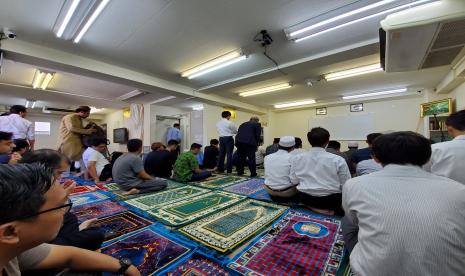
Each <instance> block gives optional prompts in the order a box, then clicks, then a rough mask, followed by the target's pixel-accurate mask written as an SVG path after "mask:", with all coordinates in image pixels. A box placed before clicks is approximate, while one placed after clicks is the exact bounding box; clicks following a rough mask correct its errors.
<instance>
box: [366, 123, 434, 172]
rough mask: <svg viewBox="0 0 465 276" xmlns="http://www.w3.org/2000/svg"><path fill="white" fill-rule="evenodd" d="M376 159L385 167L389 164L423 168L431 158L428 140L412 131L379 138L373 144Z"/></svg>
mask: <svg viewBox="0 0 465 276" xmlns="http://www.w3.org/2000/svg"><path fill="white" fill-rule="evenodd" d="M372 150H373V156H374V159H375V160H376V161H378V162H380V163H381V164H382V165H383V166H386V165H389V164H397V165H408V164H411V165H416V166H420V167H421V166H423V165H424V164H426V162H428V160H429V159H430V157H431V144H430V142H429V140H428V139H426V138H425V137H423V136H421V135H420V134H418V133H415V132H411V131H399V132H393V133H390V134H384V135H381V136H379V137H378V138H377V139H376V140H375V141H374V142H373V147H372Z"/></svg>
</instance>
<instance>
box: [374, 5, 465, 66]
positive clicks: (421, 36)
mask: <svg viewBox="0 0 465 276" xmlns="http://www.w3.org/2000/svg"><path fill="white" fill-rule="evenodd" d="M464 45H465V1H464V0H442V1H436V2H433V3H429V4H425V5H421V6H417V7H414V8H411V9H408V10H404V11H401V12H398V13H394V14H390V15H388V16H387V17H386V19H384V20H382V21H381V29H380V50H381V64H382V66H383V68H384V70H385V71H386V72H405V71H414V70H420V69H424V68H431V67H436V66H442V65H448V64H451V63H452V62H453V61H454V59H455V58H456V57H457V56H458V55H459V53H460V52H461V51H462V49H463V47H464Z"/></svg>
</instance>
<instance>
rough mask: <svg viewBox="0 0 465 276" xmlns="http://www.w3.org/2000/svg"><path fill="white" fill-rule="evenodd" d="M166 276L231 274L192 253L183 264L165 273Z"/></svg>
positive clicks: (218, 275)
mask: <svg viewBox="0 0 465 276" xmlns="http://www.w3.org/2000/svg"><path fill="white" fill-rule="evenodd" d="M166 275H167V276H210V275H215V276H229V275H231V273H229V272H228V271H226V269H225V268H223V267H222V266H221V265H220V264H218V263H216V262H215V261H213V260H211V259H210V258H207V257H206V256H204V255H202V254H199V253H194V255H192V256H191V257H190V258H188V259H187V260H186V261H185V262H183V263H182V264H180V265H178V266H177V267H176V268H174V269H173V270H172V271H169V272H167V273H166Z"/></svg>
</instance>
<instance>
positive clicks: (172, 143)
mask: <svg viewBox="0 0 465 276" xmlns="http://www.w3.org/2000/svg"><path fill="white" fill-rule="evenodd" d="M171 145H176V146H177V145H179V142H178V141H176V140H174V139H171V140H169V141H168V146H171Z"/></svg>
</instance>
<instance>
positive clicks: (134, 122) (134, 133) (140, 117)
mask: <svg viewBox="0 0 465 276" xmlns="http://www.w3.org/2000/svg"><path fill="white" fill-rule="evenodd" d="M130 112H131V117H130V120H131V124H129V136H130V137H131V138H132V139H134V138H137V139H142V138H143V135H144V106H143V105H142V104H131V106H130Z"/></svg>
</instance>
